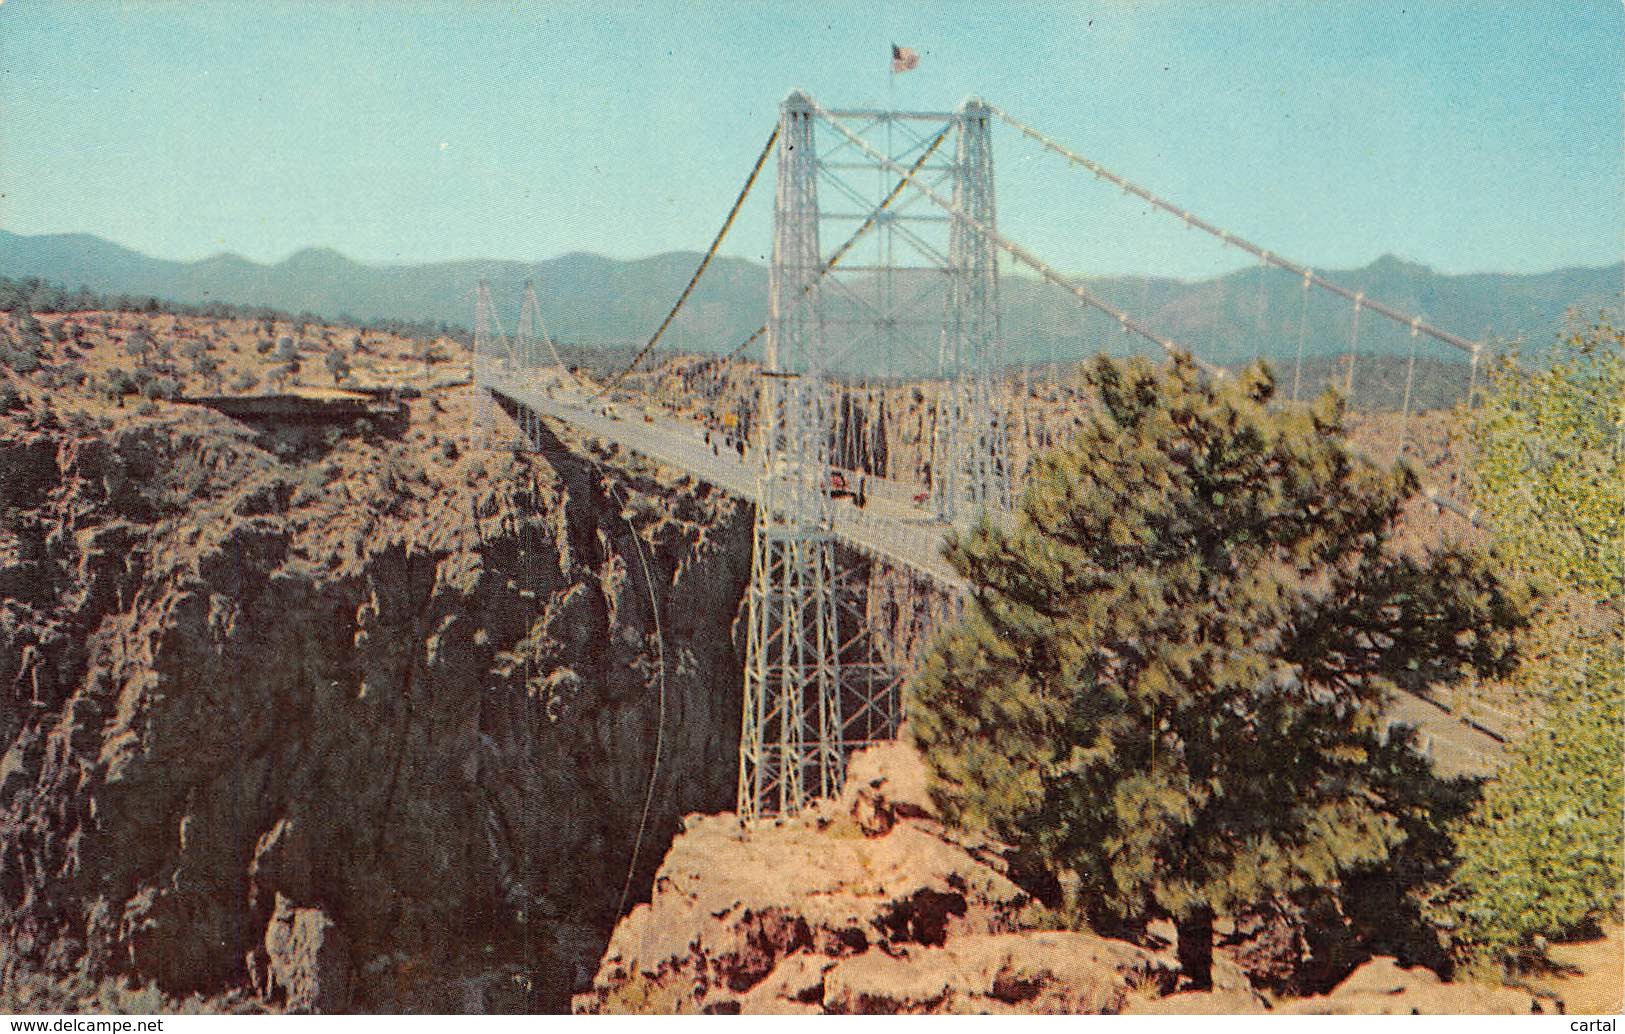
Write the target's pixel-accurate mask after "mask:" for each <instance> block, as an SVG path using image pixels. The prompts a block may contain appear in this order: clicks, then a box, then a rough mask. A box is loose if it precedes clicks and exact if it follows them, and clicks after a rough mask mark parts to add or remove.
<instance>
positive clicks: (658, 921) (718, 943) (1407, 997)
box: [575, 743, 1551, 1015]
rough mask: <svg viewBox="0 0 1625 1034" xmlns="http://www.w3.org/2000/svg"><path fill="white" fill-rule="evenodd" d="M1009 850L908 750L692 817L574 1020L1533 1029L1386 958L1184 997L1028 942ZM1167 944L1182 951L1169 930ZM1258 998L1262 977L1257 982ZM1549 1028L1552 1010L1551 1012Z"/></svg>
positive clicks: (1227, 969) (1076, 951) (1088, 958)
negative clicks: (1287, 984) (1278, 992)
mask: <svg viewBox="0 0 1625 1034" xmlns="http://www.w3.org/2000/svg"><path fill="white" fill-rule="evenodd" d="M1012 861H1013V859H1012V858H1011V856H1010V855H1009V852H1008V850H1007V849H1006V848H1005V847H1004V846H1003V845H1001V844H999V843H997V842H995V841H992V840H989V839H986V838H983V837H976V836H969V835H966V834H964V833H962V832H957V831H954V830H951V829H948V828H946V827H945V826H943V825H942V824H941V823H940V822H939V821H937V819H936V818H935V816H934V814H933V811H932V807H931V803H930V799H929V795H928V794H927V792H926V774H925V771H924V766H923V765H922V763H921V761H920V758H919V757H918V755H917V754H915V753H914V751H913V750H912V748H911V747H909V746H907V745H906V744H905V743H892V744H885V745H882V746H878V747H873V748H870V749H868V750H866V751H863V752H861V753H859V754H858V755H856V756H855V757H854V758H853V759H852V761H851V764H850V768H849V773H848V780H847V785H846V790H845V792H844V794H843V796H842V797H841V799H840V800H839V801H835V802H831V803H829V804H826V805H822V806H820V807H818V808H816V809H814V810H813V811H811V812H810V813H808V814H806V815H803V816H800V817H797V818H795V819H789V820H784V821H781V822H779V823H777V824H774V825H770V826H762V827H759V828H753V829H750V830H749V831H746V830H745V829H742V828H741V827H740V825H739V823H738V821H737V819H735V817H733V816H731V815H712V816H690V817H689V818H688V819H687V820H686V822H685V829H684V832H683V833H681V834H680V835H679V836H678V837H677V839H676V840H675V841H674V842H673V844H672V848H671V852H670V853H669V854H668V855H667V857H666V860H665V862H664V863H663V864H662V865H661V867H660V870H659V873H658V874H657V876H656V879H655V889H654V894H653V896H652V898H651V900H650V902H649V903H648V904H641V905H639V906H638V907H637V908H636V909H634V910H633V911H632V913H631V914H630V915H629V916H627V918H626V919H625V920H624V921H623V922H622V923H621V924H620V926H618V927H617V928H616V930H615V934H614V937H613V938H612V939H611V941H610V945H609V950H608V952H607V953H606V954H605V956H604V961H603V965H602V966H601V967H600V969H599V971H598V975H597V976H596V978H595V979H594V981H593V987H592V990H591V991H590V992H588V993H585V994H581V995H578V996H577V997H576V999H575V1008H576V1010H577V1011H578V1012H587V1013H618V1012H645V1013H647V1012H654V1013H685V1012H686V1013H765V1014H774V1013H779V1014H793V1013H1005V1012H1014V1013H1135V1014H1173V1015H1183V1014H1206V1015H1214V1014H1245V1013H1264V1012H1285V1013H1293V1014H1319V1013H1384V1014H1388V1013H1394V1014H1397V1013H1413V1012H1416V1013H1449V1012H1455V1013H1460V1012H1474V1013H1485V1012H1508V1013H1528V1012H1531V1011H1541V1006H1540V1004H1539V1003H1538V1002H1537V999H1536V998H1535V997H1533V996H1532V995H1531V994H1530V993H1528V992H1525V991H1519V990H1514V989H1512V988H1496V987H1486V986H1482V985H1478V984H1472V983H1448V982H1445V981H1442V980H1441V979H1440V978H1439V977H1438V976H1437V975H1435V974H1434V973H1433V972H1432V971H1430V970H1427V969H1422V968H1411V969H1407V968H1403V967H1401V966H1399V964H1398V963H1397V962H1395V960H1394V959H1392V958H1390V957H1386V956H1379V957H1377V958H1374V959H1371V960H1370V961H1368V962H1366V963H1365V964H1363V965H1361V966H1360V967H1358V968H1357V969H1355V970H1354V971H1353V972H1352V973H1351V974H1350V975H1349V976H1348V977H1347V978H1346V979H1344V980H1343V981H1342V982H1341V983H1340V984H1338V985H1337V986H1336V987H1335V988H1333V989H1332V990H1331V992H1330V993H1328V994H1325V995H1319V996H1315V997H1309V998H1289V997H1278V996H1275V995H1273V994H1271V993H1268V992H1267V991H1266V988H1267V987H1268V986H1269V981H1268V979H1266V980H1265V987H1256V986H1255V980H1254V979H1253V978H1252V977H1251V976H1250V975H1249V971H1248V970H1247V969H1246V968H1244V966H1245V965H1248V964H1250V963H1251V961H1252V960H1251V959H1249V958H1248V957H1246V956H1245V955H1244V954H1243V955H1242V956H1240V957H1236V954H1235V953H1234V952H1233V951H1228V950H1221V951H1220V952H1219V953H1216V954H1215V956H1214V959H1213V987H1212V989H1211V990H1204V991H1190V990H1181V989H1180V987H1181V985H1180V983H1179V965H1178V962H1177V961H1176V960H1175V957H1174V952H1173V951H1172V949H1171V945H1170V944H1169V943H1168V942H1167V939H1166V938H1162V937H1160V936H1157V935H1156V934H1155V932H1151V933H1148V935H1147V937H1146V939H1145V940H1146V943H1145V944H1144V945H1140V944H1132V943H1129V942H1127V941H1123V940H1117V939H1113V938H1109V937H1103V936H1100V935H1098V934H1095V933H1090V932H1083V931H1070V930H1053V929H1035V928H1032V927H1033V925H1034V923H1035V922H1036V921H1040V920H1041V919H1042V918H1043V915H1044V913H1043V912H1042V910H1040V909H1039V908H1037V907H1036V905H1035V902H1034V901H1033V897H1032V894H1031V893H1030V892H1029V891H1028V890H1025V889H1023V887H1022V886H1021V885H1019V884H1018V883H1017V882H1016V880H1015V879H1013V878H1012V877H1013V875H1014V870H1013V869H1012ZM1168 932H1169V933H1171V932H1172V931H1171V930H1169V931H1168ZM1265 976H1266V978H1267V977H1268V974H1265ZM1545 1008H1547V1009H1548V1010H1549V1009H1550V1008H1551V1005H1550V1003H1548V1004H1547V1005H1546V1007H1545Z"/></svg>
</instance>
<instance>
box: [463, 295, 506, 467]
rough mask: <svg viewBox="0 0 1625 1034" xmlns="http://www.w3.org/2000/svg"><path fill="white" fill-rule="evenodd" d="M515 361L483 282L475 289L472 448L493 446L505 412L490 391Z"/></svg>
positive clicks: (470, 443)
mask: <svg viewBox="0 0 1625 1034" xmlns="http://www.w3.org/2000/svg"><path fill="white" fill-rule="evenodd" d="M512 361H513V346H512V344H511V343H510V342H509V341H508V336H507V335H506V334H504V333H503V332H502V324H501V323H500V322H499V321H498V320H497V313H496V306H495V305H494V304H493V303H492V301H491V289H490V287H489V286H488V285H487V284H486V282H485V281H484V280H481V281H480V282H479V285H478V286H477V287H475V288H474V354H473V356H472V357H471V363H472V367H473V370H472V373H473V381H474V399H473V403H472V405H471V407H470V412H469V431H468V442H469V445H470V446H471V447H473V448H475V449H484V448H488V447H490V446H491V445H492V444H493V436H494V434H495V432H496V428H497V425H498V423H499V422H500V420H501V412H502V410H501V409H500V408H499V407H498V406H497V402H496V398H495V397H494V396H492V394H491V389H492V387H494V386H495V385H497V384H498V383H499V382H500V381H501V379H502V376H503V371H504V367H505V366H507V365H510V364H511V363H512Z"/></svg>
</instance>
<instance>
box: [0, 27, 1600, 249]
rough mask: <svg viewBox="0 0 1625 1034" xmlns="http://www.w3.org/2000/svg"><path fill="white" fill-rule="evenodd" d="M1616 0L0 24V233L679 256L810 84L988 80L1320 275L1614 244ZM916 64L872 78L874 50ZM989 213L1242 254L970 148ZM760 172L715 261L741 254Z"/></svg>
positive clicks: (1005, 157) (1037, 245)
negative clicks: (991, 178) (784, 105)
mask: <svg viewBox="0 0 1625 1034" xmlns="http://www.w3.org/2000/svg"><path fill="white" fill-rule="evenodd" d="M1620 23H1621V9H1620V4H1619V3H1618V2H1617V0H1606V2H1598V3H1552V4H1550V5H1549V6H1547V5H1542V4H1537V3H1532V2H1531V3H1518V4H1506V5H1503V4H1500V3H1481V4H1480V3H1470V2H1467V0H1443V2H1436V3H1429V4H1422V5H1418V4H1415V3H1410V2H1406V3H1387V2H1377V0H1371V2H1366V0H1361V2H1332V3H1287V2H1271V0H1254V2H1240V0H1238V2H1232V3H1206V4H1202V5H1201V6H1197V5H1196V4H1194V3H1132V2H1123V0H1112V2H1100V3H1088V2H1074V3H1026V2H1011V3H1003V4H995V3H991V2H986V0H983V2H974V0H972V2H965V3H946V4H932V3H922V2H908V3H829V4H825V3H800V4H788V3H785V4H780V3H772V4H769V3H750V4H747V3H682V2H648V3H634V2H616V0H601V2H597V3H591V4H589V3H574V2H563V0H561V2H556V3H528V4H512V3H474V2H444V3H428V2H411V0H394V2H388V3H361V2H338V3H330V4H314V3H312V4H304V3H286V2H280V3H279V2H274V0H273V2H263V0H260V2H253V3H251V2H247V0H243V2H199V3H186V4H180V3H142V2H129V3H98V2H91V0H79V2H74V3H47V2H42V0H4V2H3V5H0V194H3V195H4V196H3V198H0V225H4V226H5V227H6V228H8V229H11V230H14V231H16V232H20V233H51V232H68V231H82V232H89V233H95V234H99V235H101V236H104V237H107V238H109V239H111V240H114V241H117V242H119V243H121V244H125V245H128V246H130V247H134V248H137V249H139V250H141V251H144V252H147V253H149V254H153V255H157V256H161V257H165V258H175V259H197V258H202V257H205V256H207V255H210V254H213V253H216V252H221V251H232V252H236V253H238V254H241V255H245V256H247V257H249V258H252V259H256V260H260V261H275V260H279V259H281V258H284V257H286V256H287V255H289V254H290V253H292V252H294V251H296V250H298V249H300V248H304V247H309V246H326V247H332V248H336V249H338V250H339V251H342V252H344V253H345V254H348V255H350V256H351V257H354V258H357V259H360V260H363V261H367V262H374V263H393V262H421V261H430V260H441V259H457V258H471V257H489V258H515V259H542V258H547V257H551V256H555V255H558V254H562V253H565V252H569V251H592V252H598V253H600V254H605V255H610V256H614V257H618V258H629V257H636V256H642V255H648V254H652V253H656V252H662V251H669V250H674V249H698V248H701V247H703V246H704V245H705V244H706V243H707V242H708V241H709V240H710V237H711V235H712V233H714V232H715V229H716V226H717V224H718V223H719V222H720V220H721V218H722V216H723V214H724V213H725V211H726V209H727V206H728V204H729V202H730V201H731V200H732V198H733V195H734V192H735V191H736V190H737V188H738V185H739V183H740V181H741V180H742V178H743V176H744V174H745V172H746V170H747V169H748V167H749V164H750V161H751V160H752V158H753V157H754V156H755V153H756V151H757V149H758V148H759V147H760V146H761V144H762V141H763V140H764V139H765V137H766V135H767V133H768V132H769V130H770V129H771V126H772V122H773V119H774V117H775V113H776V108H777V104H778V102H779V101H780V99H782V97H783V96H784V94H785V93H786V92H787V91H788V90H789V89H790V88H791V87H797V86H799V87H804V88H806V89H808V90H809V91H810V92H812V93H813V94H814V95H815V96H816V97H818V98H819V99H820V100H822V101H823V102H825V103H827V104H830V105H832V106H836V105H846V106H862V105H884V104H886V103H887V102H888V91H889V90H891V89H893V87H894V88H895V102H896V104H897V105H898V106H899V107H909V108H927V109H946V108H951V107H952V106H954V105H956V104H957V103H958V102H959V101H961V100H962V99H963V98H965V97H966V96H969V95H972V94H981V95H982V96H985V97H986V98H988V99H989V100H991V101H993V102H994V103H996V104H998V105H1000V106H1001V107H1003V108H1005V109H1006V110H1008V111H1010V112H1011V113H1012V114H1014V115H1016V116H1018V117H1020V118H1023V119H1024V120H1026V121H1028V122H1030V123H1032V124H1034V125H1036V126H1038V127H1039V128H1041V129H1043V130H1045V131H1046V132H1048V133H1050V134H1052V135H1053V136H1055V137H1057V138H1058V139H1060V140H1062V141H1063V142H1065V143H1066V144H1068V145H1069V146H1071V147H1072V148H1074V149H1075V150H1078V151H1080V152H1081V153H1084V154H1086V155H1089V156H1090V157H1093V158H1095V159H1097V160H1098V161H1101V162H1103V163H1104V164H1106V165H1107V166H1109V167H1112V168H1115V169H1116V170H1118V171H1120V172H1122V173H1124V174H1126V175H1128V176H1129V177H1130V178H1132V179H1136V180H1138V181H1140V182H1142V183H1144V184H1145V185H1146V186H1148V187H1150V188H1151V189H1153V190H1156V191H1159V192H1161V193H1163V194H1165V195H1167V196H1169V197H1171V198H1173V199H1174V200H1176V201H1178V202H1179V203H1181V204H1184V205H1186V206H1187V207H1189V208H1191V209H1193V210H1195V211H1196V212H1198V213H1199V214H1202V215H1204V216H1205V217H1207V218H1209V219H1211V220H1213V221H1215V222H1217V223H1219V224H1220V225H1223V226H1225V227H1227V228H1229V229H1231V230H1233V231H1234V232H1237V233H1240V234H1242V235H1245V236H1250V237H1252V238H1253V239H1255V240H1258V241H1259V242H1260V243H1262V244H1264V245H1265V246H1267V247H1270V248H1272V249H1273V250H1275V251H1277V252H1280V253H1282V254H1285V255H1287V256H1290V257H1293V258H1297V259H1300V260H1303V261H1306V262H1309V263H1310V264H1312V265H1314V266H1316V267H1317V268H1342V267H1349V266H1355V265H1361V264H1364V263H1366V262H1368V261H1370V260H1372V259H1373V258H1376V257H1377V256H1378V255H1381V254H1383V253H1385V252H1392V253H1395V254H1398V255H1400V256H1401V257H1403V258H1406V259H1411V260H1414V261H1419V262H1424V263H1427V264H1429V265H1432V266H1434V267H1435V268H1438V269H1441V270H1445V271H1449V272H1466V271H1476V270H1507V271H1519V272H1532V271H1539V270H1545V269H1551V268H1554V267H1558V266H1563V265H1578V264H1585V265H1600V264H1604V263H1608V262H1613V261H1617V260H1618V259H1619V258H1620V253H1621V247H1622V238H1625V218H1622V201H1621V191H1622V168H1621V143H1622V125H1621V85H1622V84H1621V68H1622V67H1625V53H1622V41H1625V32H1622V31H1621V24H1620ZM893 40H896V41H897V42H899V43H902V44H905V45H908V46H912V47H914V48H916V49H917V50H918V51H919V52H920V54H921V62H920V67H919V69H918V70H917V71H914V72H911V73H907V74H905V75H902V76H899V77H897V79H896V81H895V84H891V83H889V81H888V75H887V67H886V66H887V63H886V56H887V47H888V44H889V43H890V42H891V41H893ZM995 148H996V162H997V165H998V170H999V218H1000V221H1001V226H1002V227H1003V229H1004V230H1005V231H1006V232H1007V233H1008V234H1009V235H1010V236H1011V237H1013V238H1015V239H1017V240H1019V241H1021V242H1022V243H1025V244H1028V245H1030V246H1032V247H1033V248H1034V249H1035V250H1037V251H1038V252H1039V253H1040V254H1042V255H1044V256H1045V257H1046V258H1047V259H1049V260H1050V261H1052V262H1053V263H1054V264H1056V265H1058V266H1060V267H1062V268H1065V269H1068V270H1071V271H1075V272H1083V273H1121V272H1154V273H1160V274H1165V275H1175V276H1196V275H1205V274H1207V273H1211V272H1213V271H1215V270H1218V269H1223V268H1231V267H1234V266H1237V265H1240V264H1241V262H1240V259H1239V257H1238V256H1237V255H1236V254H1235V253H1234V252H1227V251H1225V250H1223V249H1219V248H1216V247H1211V246H1208V245H1205V244H1202V243H1201V242H1199V241H1198V240H1196V236H1195V235H1193V234H1189V233H1186V232H1184V231H1182V230H1179V229H1177V228H1175V227H1171V226H1169V225H1167V222H1166V220H1165V219H1164V218H1162V217H1160V216H1154V215H1150V214H1147V213H1146V212H1145V211H1144V210H1143V209H1142V208H1140V207H1139V206H1136V205H1134V204H1132V203H1130V201H1129V200H1128V199H1126V198H1124V197H1122V196H1121V195H1120V194H1117V193H1115V192H1113V191H1111V190H1108V189H1104V188H1102V187H1099V186H1097V185H1095V184H1094V183H1093V182H1092V181H1091V180H1090V179H1089V178H1088V177H1087V176H1085V175H1083V174H1081V173H1078V172H1070V171H1068V170H1066V169H1065V168H1064V166H1063V165H1061V164H1060V163H1059V162H1058V161H1056V160H1054V159H1052V158H1050V157H1048V156H1045V155H1042V154H1040V153H1039V152H1038V151H1037V150H1036V149H1035V148H1034V147H1033V146H1032V145H1031V144H1029V143H1026V142H1023V141H1022V140H1020V139H1019V137H1017V136H1016V135H1015V134H1014V133H1012V132H1001V133H1000V134H998V135H997V136H996V138H995ZM770 219H771V179H770V178H769V179H768V180H767V181H766V182H765V183H764V189H760V190H758V192H757V194H756V196H754V197H753V199H752V201H751V204H750V208H749V209H748V210H747V212H746V214H745V216H744V217H743V218H742V219H741V221H740V223H739V225H738V226H737V227H736V229H735V231H734V236H733V237H732V238H731V239H730V242H729V244H728V246H727V247H726V249H725V251H726V252H727V253H729V254H734V255H742V256H747V257H752V258H761V257H763V256H764V255H765V253H766V250H767V247H768V233H769V224H770Z"/></svg>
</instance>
